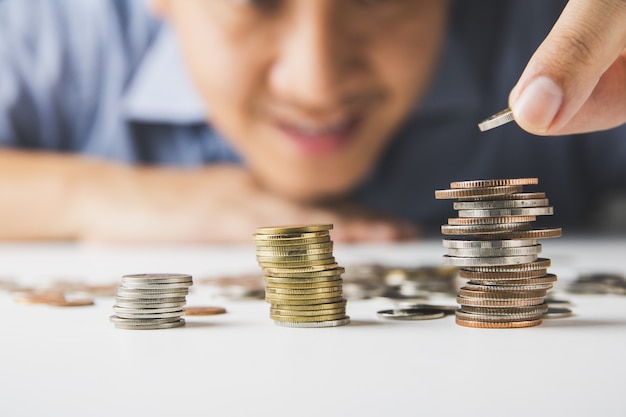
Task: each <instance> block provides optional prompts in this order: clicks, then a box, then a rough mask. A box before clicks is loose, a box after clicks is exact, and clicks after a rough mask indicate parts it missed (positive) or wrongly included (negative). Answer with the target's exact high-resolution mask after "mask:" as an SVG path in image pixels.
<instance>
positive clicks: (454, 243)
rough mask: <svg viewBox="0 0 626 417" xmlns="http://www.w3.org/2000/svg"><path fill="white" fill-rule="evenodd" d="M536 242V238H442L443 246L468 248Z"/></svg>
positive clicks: (527, 244) (533, 243)
mask: <svg viewBox="0 0 626 417" xmlns="http://www.w3.org/2000/svg"><path fill="white" fill-rule="evenodd" d="M536 244H537V239H506V240H460V239H444V240H443V247H444V248H454V249H469V248H481V249H487V248H519V247H521V246H532V245H536Z"/></svg>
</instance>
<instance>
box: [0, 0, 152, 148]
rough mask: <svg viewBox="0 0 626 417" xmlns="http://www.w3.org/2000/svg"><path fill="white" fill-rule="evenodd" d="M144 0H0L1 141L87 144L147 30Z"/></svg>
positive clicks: (109, 107) (142, 44)
mask: <svg viewBox="0 0 626 417" xmlns="http://www.w3.org/2000/svg"><path fill="white" fill-rule="evenodd" d="M145 3H146V2H145V1H135V0H133V1H127V0H90V1H84V0H28V1H25V0H0V146H7V147H16V148H24V149H50V150H58V151H81V150H82V149H85V148H86V147H87V144H86V141H87V140H88V138H89V137H90V135H92V132H93V131H95V130H98V129H100V130H103V126H106V125H107V124H108V123H109V122H110V120H112V118H113V115H114V114H115V113H114V111H115V110H114V109H115V106H117V105H118V103H119V96H120V95H121V92H122V91H123V89H124V88H125V86H126V82H127V80H128V78H129V76H130V74H132V70H133V67H134V65H136V62H137V60H139V59H140V58H141V56H142V52H143V50H144V49H145V45H146V44H148V42H149V39H150V37H151V36H152V35H153V33H152V32H153V31H152V29H151V28H149V27H148V26H149V25H150V24H151V23H150V21H149V19H148V18H147V16H148V13H146V7H145ZM112 109H113V110H112ZM107 117H108V119H107Z"/></svg>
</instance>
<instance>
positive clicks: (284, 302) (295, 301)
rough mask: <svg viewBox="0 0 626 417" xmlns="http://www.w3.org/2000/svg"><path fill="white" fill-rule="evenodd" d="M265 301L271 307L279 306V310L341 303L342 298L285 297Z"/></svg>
mask: <svg viewBox="0 0 626 417" xmlns="http://www.w3.org/2000/svg"><path fill="white" fill-rule="evenodd" d="M265 301H267V302H268V303H270V304H272V306H273V307H278V306H281V308H283V309H284V308H285V307H286V306H290V307H291V306H314V305H321V304H330V303H338V302H340V301H343V297H342V296H330V297H319V298H285V297H270V298H268V297H266V298H265Z"/></svg>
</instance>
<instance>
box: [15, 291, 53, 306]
mask: <svg viewBox="0 0 626 417" xmlns="http://www.w3.org/2000/svg"><path fill="white" fill-rule="evenodd" d="M13 300H14V301H15V302H16V303H19V304H49V303H52V302H62V301H65V295H64V294H63V293H62V292H36V291H27V292H24V293H20V294H19V295H16V296H15V297H13Z"/></svg>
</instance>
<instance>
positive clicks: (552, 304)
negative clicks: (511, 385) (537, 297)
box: [544, 297, 572, 308]
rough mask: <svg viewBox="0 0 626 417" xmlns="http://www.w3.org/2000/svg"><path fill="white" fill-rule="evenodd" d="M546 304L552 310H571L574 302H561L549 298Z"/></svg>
mask: <svg viewBox="0 0 626 417" xmlns="http://www.w3.org/2000/svg"><path fill="white" fill-rule="evenodd" d="M544 302H545V303H546V304H547V305H548V307H550V308H570V307H571V306H572V302H571V301H569V300H560V299H557V298H552V297H547V298H546V299H545V300H544Z"/></svg>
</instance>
